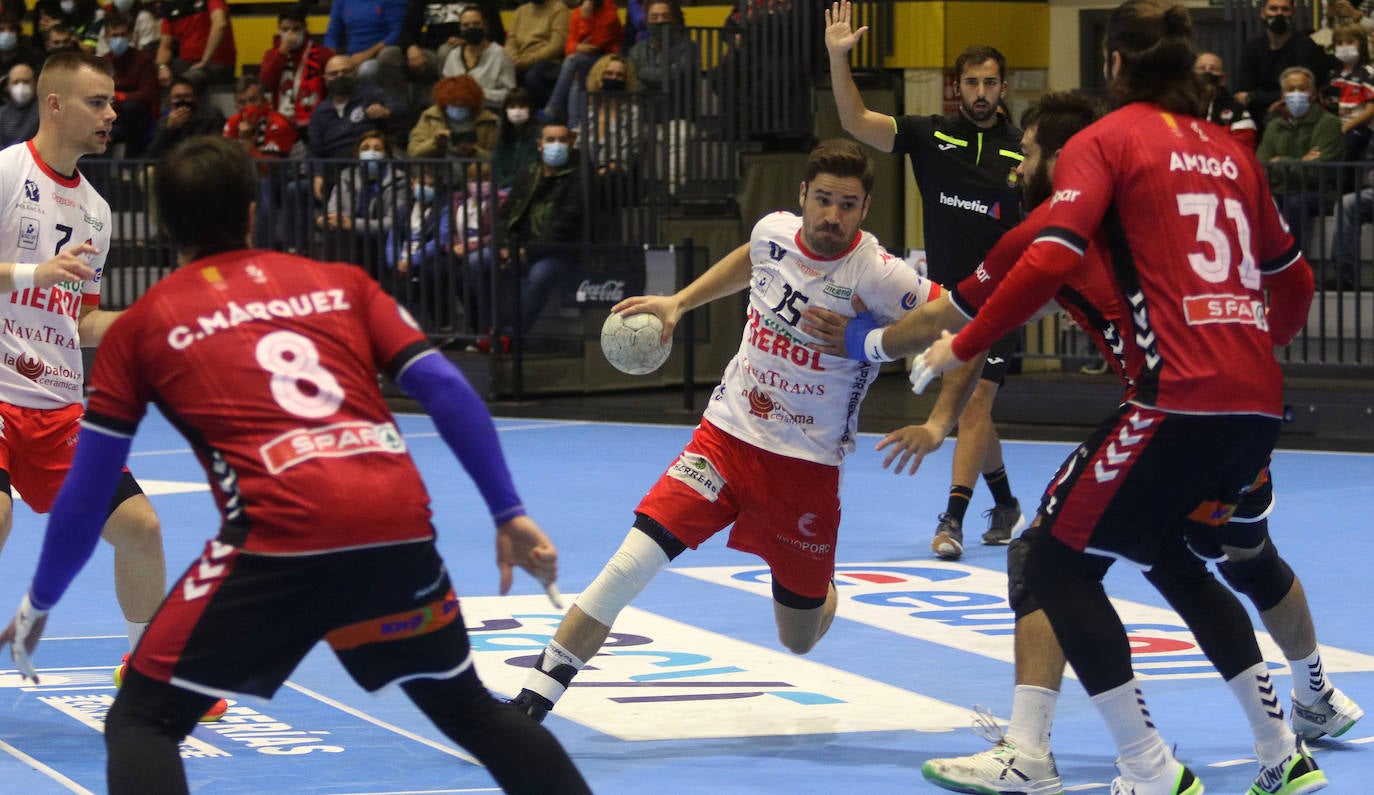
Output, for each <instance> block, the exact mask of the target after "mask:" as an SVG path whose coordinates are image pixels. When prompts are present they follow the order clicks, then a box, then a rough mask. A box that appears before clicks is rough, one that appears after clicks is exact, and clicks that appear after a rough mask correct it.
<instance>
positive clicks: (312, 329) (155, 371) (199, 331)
mask: <svg viewBox="0 0 1374 795" xmlns="http://www.w3.org/2000/svg"><path fill="white" fill-rule="evenodd" d="M431 350H432V349H431V348H430V347H429V343H428V341H427V340H426V339H425V337H424V335H422V334H421V333H420V332H419V330H418V329H417V328H416V327H415V326H414V321H413V320H411V318H410V316H409V315H408V314H406V313H405V311H404V310H402V309H401V308H400V307H398V306H397V304H396V302H395V301H394V300H392V299H391V298H390V297H389V296H387V295H386V294H385V293H383V292H382V290H381V288H379V287H378V286H377V284H376V282H374V281H372V280H371V279H370V278H368V277H367V275H366V274H365V273H364V272H363V271H362V270H361V269H359V268H356V267H352V266H349V265H342V264H322V263H318V262H314V261H313V260H307V259H304V258H302V257H295V256H291V255H287V254H278V253H274V252H270V251H246V250H245V251H234V252H228V253H225V254H219V255H216V256H211V257H206V258H204V259H200V260H197V261H195V262H193V263H190V264H188V265H185V266H182V267H181V268H180V269H178V270H177V271H175V272H174V273H172V274H171V275H170V276H168V277H167V278H165V279H163V280H162V281H160V282H158V283H157V284H156V285H154V286H153V287H152V288H151V289H149V290H148V292H147V293H146V294H145V295H144V296H143V297H142V298H140V299H139V300H138V301H137V302H135V303H134V305H133V306H132V307H131V308H130V309H129V310H128V311H127V312H126V313H125V314H124V315H123V317H121V318H119V320H117V321H116V322H115V324H114V325H113V326H112V327H111V328H110V330H109V332H108V333H107V334H106V335H105V337H104V339H103V340H102V341H101V344H100V348H99V352H98V354H97V356H96V363H95V367H94V368H93V371H92V375H91V393H90V399H89V403H88V406H87V413H86V419H85V420H84V422H85V423H86V424H88V425H91V426H94V427H95V428H98V429H99V430H101V431H104V432H106V433H113V434H122V435H129V436H132V435H133V433H134V431H135V429H136V428H137V425H138V422H139V420H141V419H142V417H143V414H144V411H145V408H146V406H147V404H148V403H150V402H152V403H156V404H157V405H158V407H159V408H160V409H161V410H162V412H163V414H165V415H166V416H167V418H168V419H169V420H170V421H171V422H172V423H173V424H174V425H176V426H177V428H178V429H179V430H180V431H181V433H182V434H183V435H184V436H185V437H186V439H187V440H188V441H189V442H190V443H191V445H192V447H193V448H194V449H195V452H196V455H197V457H198V458H199V459H200V462H201V465H202V466H204V467H205V471H206V474H207V475H208V477H209V482H210V489H211V491H212V492H213V493H214V496H215V501H216V503H217V504H218V506H219V509H220V512H221V514H222V515H223V519H224V524H223V526H222V528H221V531H220V540H221V541H224V542H225V543H228V544H232V545H234V546H236V547H240V548H242V549H244V550H245V551H248V552H255V553H260V554H299V553H308V552H324V551H336V550H340V549H349V548H357V547H361V546H377V545H382V544H390V543H396V542H400V541H410V540H416V539H424V538H429V537H431V536H432V535H433V529H432V527H431V526H430V523H429V520H430V510H429V495H428V493H427V492H426V491H425V488H424V484H423V483H422V482H421V480H420V475H419V472H418V471H417V470H416V468H415V465H414V463H413V462H412V461H411V459H410V455H409V454H408V453H407V452H406V443H405V440H404V439H403V438H402V437H401V434H400V432H399V431H398V430H397V428H396V425H395V423H394V420H393V418H392V416H391V413H390V412H389V411H388V410H387V407H386V403H385V402H384V400H383V398H382V394H381V391H380V390H379V389H378V388H377V373H378V372H382V371H385V372H389V373H391V374H392V375H395V374H396V373H397V372H398V371H399V370H400V369H401V368H402V367H403V366H404V365H405V364H406V363H408V362H410V361H412V360H414V359H415V358H417V357H419V356H423V355H426V354H427V353H429V352H430V351H431Z"/></svg>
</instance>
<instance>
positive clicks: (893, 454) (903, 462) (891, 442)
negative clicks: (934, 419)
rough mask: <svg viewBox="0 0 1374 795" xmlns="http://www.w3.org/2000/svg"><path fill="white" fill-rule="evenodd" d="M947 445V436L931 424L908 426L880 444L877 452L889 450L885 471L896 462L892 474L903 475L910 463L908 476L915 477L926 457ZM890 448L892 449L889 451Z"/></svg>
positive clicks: (888, 436) (884, 465)
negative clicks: (941, 446)
mask: <svg viewBox="0 0 1374 795" xmlns="http://www.w3.org/2000/svg"><path fill="white" fill-rule="evenodd" d="M944 443H945V435H944V434H943V433H941V432H940V431H939V430H938V429H936V428H935V427H933V426H931V425H930V424H929V423H926V424H925V425H907V426H906V427H903V428H898V429H897V430H895V431H893V432H891V433H889V434H888V435H886V436H884V437H883V438H882V441H880V442H878V445H877V447H875V448H873V449H875V450H883V449H887V457H886V458H884V459H883V469H887V468H888V467H889V466H891V465H892V462H893V461H894V460H895V461H896V462H897V466H896V467H895V468H893V470H892V474H894V475H900V474H902V468H903V467H906V466H907V464H908V463H910V465H911V467H910V469H909V470H908V472H907V474H909V475H914V474H916V470H917V469H920V467H921V462H922V461H924V460H925V457H926V456H928V455H930V454H931V453H933V452H935V451H936V450H939V449H940V445H942V444H944ZM889 448H890V449H889Z"/></svg>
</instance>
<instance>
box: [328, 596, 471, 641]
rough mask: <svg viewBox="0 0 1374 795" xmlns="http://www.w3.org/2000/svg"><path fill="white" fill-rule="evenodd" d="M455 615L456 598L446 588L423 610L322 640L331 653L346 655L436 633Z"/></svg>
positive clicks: (353, 626) (377, 620)
mask: <svg viewBox="0 0 1374 795" xmlns="http://www.w3.org/2000/svg"><path fill="white" fill-rule="evenodd" d="M459 615H461V614H460V612H459V610H458V595H457V594H455V593H454V592H453V589H452V588H450V589H449V591H448V594H447V595H445V596H444V598H442V599H438V600H435V601H433V602H430V603H429V604H427V605H425V606H424V607H420V608H416V609H414V610H406V611H403V612H400V613H392V614H391V615H388V616H381V617H379V618H370V619H368V620H366V621H359V622H358V623H356V624H349V625H348V626H346V627H339V628H338V629H336V630H334V631H333V632H330V633H329V634H327V635H325V636H324V638H325V640H327V641H329V645H330V647H331V648H333V649H334V650H335V651H347V650H348V649H356V648H358V647H359V646H366V645H367V644H369V643H389V642H391V641H395V640H406V639H408V638H414V637H418V636H420V635H426V634H428V633H430V632H436V631H438V630H440V629H443V628H444V627H446V626H448V625H449V624H452V623H453V622H454V621H455V620H457V619H458V616H459Z"/></svg>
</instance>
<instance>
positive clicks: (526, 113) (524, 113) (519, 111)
mask: <svg viewBox="0 0 1374 795" xmlns="http://www.w3.org/2000/svg"><path fill="white" fill-rule="evenodd" d="M506 119H507V120H508V121H510V123H511V124H524V123H525V122H527V121H529V120H530V109H529V108H520V107H514V108H506Z"/></svg>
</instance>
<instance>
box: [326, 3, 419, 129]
mask: <svg viewBox="0 0 1374 795" xmlns="http://www.w3.org/2000/svg"><path fill="white" fill-rule="evenodd" d="M405 17H406V0H333V2H332V3H331V4H330V6H329V27H328V28H327V29H326V30H325V33H324V46H326V47H328V48H329V49H331V50H333V51H334V52H336V53H339V54H341V55H347V56H348V58H349V60H350V61H351V62H352V64H353V68H354V69H355V70H357V75H358V77H361V78H363V79H365V80H375V81H376V82H377V84H378V85H380V86H381V87H382V88H383V89H385V90H386V92H387V93H388V94H390V95H392V96H397V97H405V106H406V108H407V109H408V108H409V107H410V98H409V86H408V85H407V84H406V81H405V76H404V74H403V73H402V72H401V71H400V70H399V69H395V68H393V67H391V66H388V65H386V64H384V63H382V62H381V61H379V60H378V59H377V56H379V55H381V53H382V50H384V49H386V48H387V47H394V46H396V43H397V42H398V41H400V38H401V26H402V24H403V23H404V22H405Z"/></svg>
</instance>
